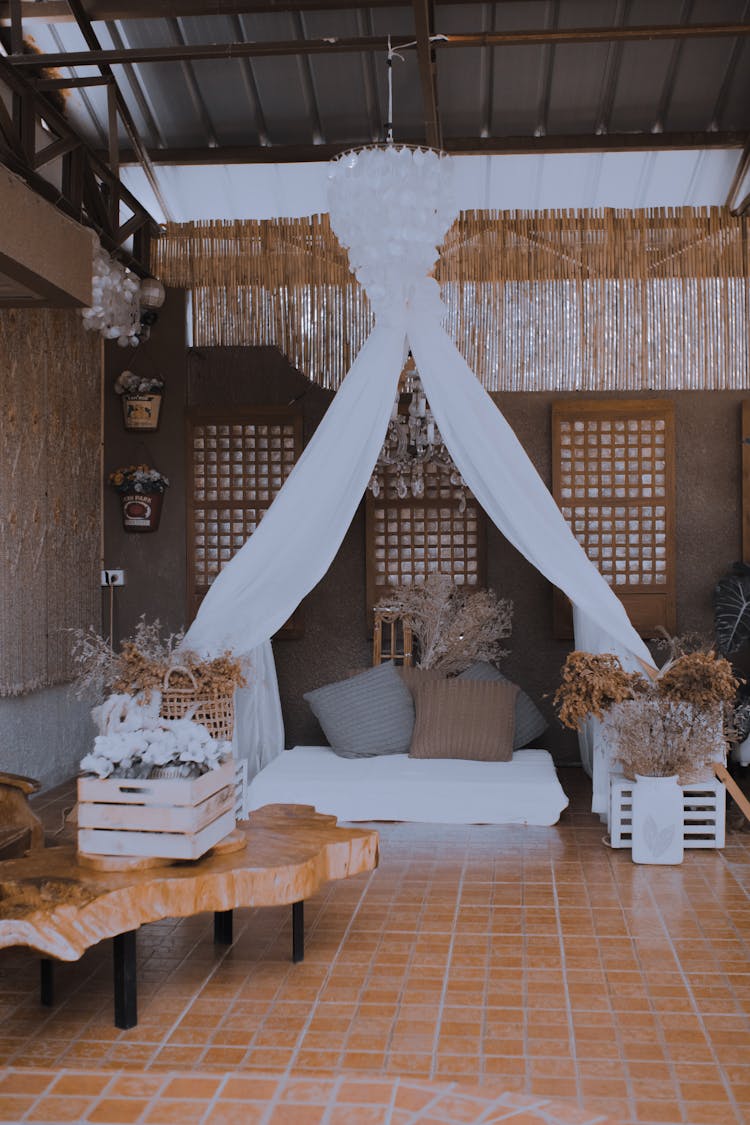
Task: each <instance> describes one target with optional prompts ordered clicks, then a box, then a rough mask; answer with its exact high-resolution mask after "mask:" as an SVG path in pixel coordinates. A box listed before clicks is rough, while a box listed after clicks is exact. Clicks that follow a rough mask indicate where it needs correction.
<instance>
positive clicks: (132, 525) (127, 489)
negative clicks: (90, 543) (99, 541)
mask: <svg viewBox="0 0 750 1125" xmlns="http://www.w3.org/2000/svg"><path fill="white" fill-rule="evenodd" d="M109 483H110V484H111V485H112V487H113V488H114V489H115V491H116V492H117V493H119V496H120V503H121V505H122V525H123V527H124V528H125V530H126V531H156V530H157V528H158V526H159V520H160V518H161V507H162V500H163V497H164V492H165V490H166V489H167V488H168V487H169V480H168V479H167V477H165V476H164V474H163V473H160V472H159V470H158V469H152V468H150V466H148V465H128V466H126V467H124V468H119V469H115V470H114V472H111V473H110V474H109Z"/></svg>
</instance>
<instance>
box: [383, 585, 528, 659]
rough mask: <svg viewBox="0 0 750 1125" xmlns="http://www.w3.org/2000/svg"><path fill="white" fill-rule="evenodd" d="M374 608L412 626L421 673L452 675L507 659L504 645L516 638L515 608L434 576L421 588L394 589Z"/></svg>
mask: <svg viewBox="0 0 750 1125" xmlns="http://www.w3.org/2000/svg"><path fill="white" fill-rule="evenodd" d="M375 608H376V610H378V611H379V612H380V613H388V614H393V615H394V616H397V617H401V618H402V619H403V620H404V621H405V622H407V623H408V624H409V625H411V628H412V632H413V634H414V637H415V638H416V640H417V644H418V648H419V660H418V662H417V664H418V667H419V668H439V669H440V671H441V672H444V673H445V674H446V675H451V674H453V673H457V672H462V671H463V670H464V669H465V668H468V667H469V666H470V665H471V664H475V663H476V662H477V661H483V660H486V661H488V662H489V663H491V664H495V663H497V661H498V660H500V659H501V658H502V657H503V656H507V655H508V652H507V650H506V649H504V648H503V647H502V645H501V643H500V642H501V641H502V640H503V639H504V638H505V637H509V636H510V634H511V629H512V621H513V603H512V602H511V601H509V600H508V599H507V598H498V596H497V594H496V593H495V591H494V590H478V591H476V592H469V591H468V590H466V589H465V588H463V587H460V586H454V585H453V583H452V582H451V580H450V578H449V577H448V576H447V575H445V574H430V575H428V576H427V578H426V580H425V582H424V583H423V584H422V585H420V586H397V587H394V589H393V591H392V592H391V593H390V594H389V595H388V597H386V598H383V599H382V600H381V601H380V602H378V604H377V605H376V607H375Z"/></svg>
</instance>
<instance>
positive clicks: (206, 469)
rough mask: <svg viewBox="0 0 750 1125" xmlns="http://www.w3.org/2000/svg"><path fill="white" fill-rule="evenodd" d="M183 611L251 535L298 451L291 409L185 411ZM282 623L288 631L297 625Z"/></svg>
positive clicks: (298, 424) (297, 424)
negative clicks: (185, 564)
mask: <svg viewBox="0 0 750 1125" xmlns="http://www.w3.org/2000/svg"><path fill="white" fill-rule="evenodd" d="M187 440H188V462H189V474H188V512H187V536H188V599H189V600H188V612H189V615H190V617H191V619H192V617H194V616H195V614H196V613H197V611H198V606H199V605H200V603H201V601H202V600H203V598H204V597H205V594H206V592H207V590H208V588H209V587H210V585H211V583H212V582H213V581H214V579H215V578H216V575H217V574H218V573H219V571H220V570H221V569H222V567H224V566H226V564H227V563H228V562H229V560H230V559H231V558H232V557H233V556H234V555H235V554H236V553H237V551H238V550H239V549H240V547H242V545H243V544H244V543H245V541H246V540H247V539H248V538H249V537H250V536H251V535H252V533H253V532H254V531H255V529H256V527H257V526H258V524H259V523H260V521H261V520H262V518H263V516H264V514H265V513H266V511H267V510H268V508H269V507H270V506H271V502H272V500H273V499H274V497H275V496H276V494H277V493H278V491H279V490H280V488H281V486H282V485H283V483H284V481H285V480H286V478H287V477H288V476H289V474H290V472H291V471H292V469H293V468H294V465H295V464H296V462H297V458H298V457H299V455H300V453H301V451H302V415H301V414H300V412H299V411H298V410H295V409H293V408H291V407H233V408H232V409H231V410H215V409H212V408H206V409H200V410H193V411H191V412H190V414H189V416H188V439H187ZM293 622H294V624H293V625H292V624H291V623H290V624H287V625H285V626H284V629H283V630H282V632H284V633H286V635H289V634H290V631H291V630H292V628H293V629H294V630H295V631H297V630H298V629H299V620H298V615H297V614H295V616H294V618H293Z"/></svg>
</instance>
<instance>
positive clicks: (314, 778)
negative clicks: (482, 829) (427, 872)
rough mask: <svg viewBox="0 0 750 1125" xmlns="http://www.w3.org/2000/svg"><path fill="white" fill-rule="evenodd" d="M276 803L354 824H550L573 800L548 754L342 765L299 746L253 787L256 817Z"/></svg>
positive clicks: (393, 757) (397, 757) (390, 758)
mask: <svg viewBox="0 0 750 1125" xmlns="http://www.w3.org/2000/svg"><path fill="white" fill-rule="evenodd" d="M272 804H285V805H288V804H299V805H314V806H315V808H316V809H317V810H318V812H321V813H330V814H332V815H333V816H335V817H338V819H339V820H349V821H350V820H407V821H420V822H422V823H427V824H538V825H549V824H555V823H557V820H558V819H559V817H560V813H561V812H562V811H563V809H564V808H566V807H567V804H568V798H567V797H566V796H565V794H564V792H563V790H562V787H561V785H560V782H559V781H558V779H557V771H556V770H555V765H554V762H553V760H552V758H551V756H550V755H549V754H548V753H547V751H546V750H516V751H515V753H514V754H513V760H512V761H511V762H467V761H464V760H461V759H458V758H444V759H437V760H432V759H413V758H410V757H409V756H408V755H407V754H389V755H385V756H383V757H377V758H362V759H353V758H340V757H338V755H336V754H334V752H333V751H332V750H331V749H330V748H329V747H327V746H295V747H294V749H293V750H285V751H284V752H283V753H281V754H279V756H278V757H277V758H274V760H273V761H272V762H269V764H268V765H267V766H266V767H265V769H263V770H261V771H260V773H259V774H258V775H257V776H256V777H255V778H254V779H253V781H252V782H251V783H250V787H249V790H248V808H249V809H250V810H252V809H258V808H260V807H261V806H262V805H272Z"/></svg>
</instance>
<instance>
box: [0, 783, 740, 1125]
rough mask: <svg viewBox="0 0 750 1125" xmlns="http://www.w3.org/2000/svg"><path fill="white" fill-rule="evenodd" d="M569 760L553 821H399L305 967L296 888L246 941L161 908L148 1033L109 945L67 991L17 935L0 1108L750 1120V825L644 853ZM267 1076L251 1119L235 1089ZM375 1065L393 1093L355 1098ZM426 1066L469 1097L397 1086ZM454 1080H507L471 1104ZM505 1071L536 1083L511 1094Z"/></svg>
mask: <svg viewBox="0 0 750 1125" xmlns="http://www.w3.org/2000/svg"><path fill="white" fill-rule="evenodd" d="M561 779H562V781H563V785H564V787H565V788H566V790H567V791H568V792H569V793H570V794H571V796H572V798H573V810H572V811H568V812H567V813H566V814H564V818H563V820H562V821H561V823H560V825H558V826H557V827H554V828H517V827H455V826H454V827H450V826H427V825H398V824H395V825H383V826H381V843H382V859H381V866H380V868H379V870H378V871H377V872H374V873H373V874H371V875H367V876H358V877H356V878H354V879H352V880H349V881H347V882H342V883H336V884H333V885H332V886H330V887H329V888H327V889H326V890H325V891H324V892H323V893H321V894H319V895H317V896H316V897H315V898H314V899H311V900H310V901H309V903H308V906H307V909H306V930H307V947H306V958H305V961H304V963H302V964H300V965H296V966H294V965H292V964H291V962H290V960H289V950H290V941H291V935H290V921H291V919H290V911H288V910H287V909H283V910H276V909H273V910H271V909H269V910H259V911H250V910H248V911H238V912H237V914H236V919H235V934H236V940H235V943H234V945H233V946H232V947H231V949H229V950H228V951H227V950H224V949H223V948H215V947H214V945H213V941H212V919H211V918H210V916H208V915H204V916H200V917H197V918H193V919H188V920H185V921H170V922H163V923H155V924H152V925H150V926H147V927H144V928H143V929H142V930H141V931H140V932H139V936H138V957H139V1017H140V1020H139V1024H138V1027H137V1028H134V1029H133V1030H131V1031H117V1030H116V1029H115V1028H114V1027H113V1026H112V1013H111V981H110V976H111V962H110V949H109V947H108V943H105V945H104V946H103V947H101V948H99V947H97V948H95V949H93V950H90V951H89V953H88V954H87V955H86V956H85V957H84V958H82V960H81V961H80V962H76V963H73V964H63V965H60V966H59V967H58V968H57V994H58V1002H57V1004H56V1005H55V1007H54V1008H52V1009H50V1010H46V1009H41V1008H40V1007H39V1004H38V994H37V988H38V971H37V963H36V957H35V956H34V955H32V954H31V953H30V952H27V951H24V950H7V951H4V952H2V953H0V1062H2V1063H5V1064H6V1065H7V1066H8V1067H10V1068H13V1069H11V1071H10V1072H9V1078H8V1079H6V1082H7V1081H8V1080H10V1081H11V1086H10V1087H5V1086H4V1087H2V1090H0V1095H1V1098H0V1100H4V1101H5V1105H4V1106H3V1107H2V1108H0V1120H2V1119H4V1120H16V1119H18V1120H20V1119H24V1120H38V1121H53V1120H90V1121H110V1122H113V1121H119V1120H122V1121H134V1120H140V1121H144V1122H152V1121H153V1122H156V1121H178V1122H180V1123H182V1122H185V1123H187V1122H191V1121H201V1122H208V1121H233V1120H237V1121H242V1122H249V1123H250V1125H252V1123H253V1122H255V1121H256V1120H257V1121H258V1122H260V1121H262V1122H263V1123H264V1125H266V1123H273V1125H277V1123H279V1125H286V1123H288V1125H296V1123H299V1125H302V1123H307V1122H321V1123H322V1125H338V1123H343V1122H352V1123H354V1125H359V1123H360V1122H361V1123H362V1125H367V1123H369V1122H381V1121H382V1122H393V1123H396V1122H404V1123H406V1122H410V1121H420V1122H431V1123H433V1122H438V1121H440V1122H449V1121H476V1120H478V1119H479V1120H481V1121H483V1122H495V1121H502V1120H506V1119H508V1120H512V1121H513V1122H514V1125H517V1123H518V1122H529V1123H531V1122H538V1121H548V1122H561V1121H571V1122H573V1121H576V1122H582V1121H586V1122H589V1121H599V1120H601V1119H603V1118H605V1117H607V1116H609V1117H611V1118H614V1119H615V1120H618V1121H621V1122H637V1123H638V1125H646V1123H656V1122H659V1123H668V1125H677V1123H681V1125H714V1123H715V1125H736V1123H738V1122H739V1123H742V1122H750V834H745V833H741V834H732V835H730V836H729V837H728V845H727V847H726V849H725V850H724V851H722V852H713V851H706V852H701V851H690V852H687V853H686V857H685V862H684V863H683V864H682V865H681V866H679V867H673V868H670V867H665V868H658V867H657V868H653V867H648V868H647V867H639V866H636V865H634V864H632V863H631V860H630V855H629V853H628V852H626V851H612V850H610V849H608V848H607V847H605V846H604V844H603V843H602V836H603V829H602V827H601V825H600V824H599V823H598V820H597V819H596V818H594V817H592V816H591V815H590V814H588V813H586V812H585V808H586V804H585V801H586V793H585V779H584V778H583V775H582V774H581V773H580V771H576V770H569V771H561ZM57 796H59V795H57ZM55 797H56V795H54V794H53V795H52V797H51V798H50V799H49V800H48V801H47V803H46V809H45V816H46V817H48V818H49V820H50V823H55V824H58V823H59V804H58V803H57V801H56V800H55V799H54V798H55ZM61 1070H62V1071H64V1072H65V1073H64V1074H63V1075H62V1078H64V1079H65V1081H66V1082H67V1083H68V1084H67V1085H65V1086H64V1088H63V1090H62V1091H61V1090H60V1088H59V1086H58V1087H57V1088H55V1086H54V1085H53V1083H54V1077H53V1075H57V1076H58V1081H60V1080H62V1078H60V1077H59V1076H60V1071H61ZM68 1071H69V1072H71V1073H69V1074H68V1073H67V1072H68ZM123 1072H125V1074H126V1075H127V1074H129V1075H130V1076H131V1079H130V1081H131V1085H130V1086H128V1085H127V1081H128V1080H127V1077H123ZM165 1072H181V1073H182V1074H183V1075H185V1074H190V1075H192V1076H193V1079H192V1080H193V1081H197V1080H198V1079H200V1081H201V1082H202V1083H204V1086H203V1087H202V1088H203V1089H204V1091H205V1094H204V1095H198V1094H197V1093H196V1092H195V1090H194V1089H193V1088H192V1087H191V1089H193V1092H192V1093H191V1094H190V1096H189V1097H185V1096H181V1095H180V1093H179V1092H177V1093H168V1092H167V1087H166V1083H167V1081H169V1082H175V1083H177V1084H176V1085H173V1086H171V1087H169V1089H171V1090H173V1091H178V1086H179V1082H180V1081H183V1082H185V1081H187V1079H186V1078H183V1079H177V1078H172V1077H170V1076H169V1075H167V1074H166V1073H165ZM82 1075H87V1076H88V1077H87V1079H86V1080H87V1081H89V1082H91V1083H92V1086H91V1089H90V1090H88V1091H87V1092H86V1091H84V1092H79V1091H78V1088H77V1086H76V1083H77V1082H81V1081H83V1079H82V1077H81V1076H82ZM261 1076H263V1077H262V1081H263V1082H266V1083H270V1085H269V1086H268V1093H267V1094H266V1095H263V1096H262V1097H260V1098H255V1099H253V1098H251V1099H250V1102H248V1105H250V1104H251V1102H253V1101H254V1102H258V1101H259V1102H260V1103H261V1108H260V1109H258V1113H257V1114H256V1115H255V1116H252V1114H253V1113H254V1112H255V1108H257V1107H254V1108H251V1109H250V1110H248V1111H247V1113H246V1114H245V1116H242V1112H244V1111H241V1110H240V1109H237V1108H236V1105H237V1103H236V1102H235V1106H234V1107H232V1106H231V1105H230V1106H229V1108H228V1109H227V1108H226V1107H224V1106H223V1103H224V1102H230V1101H231V1100H232V1098H231V1095H230V1094H228V1093H227V1090H228V1089H229V1090H232V1089H239V1088H240V1087H239V1086H237V1085H232V1083H234V1084H237V1083H242V1082H246V1083H247V1082H248V1081H250V1080H251V1079H252V1080H253V1081H255V1082H257V1081H259V1080H261ZM367 1076H370V1085H371V1086H372V1087H373V1089H375V1088H379V1089H380V1090H381V1093H380V1094H379V1095H378V1097H379V1098H380V1101H378V1100H371V1101H369V1102H366V1103H364V1104H362V1105H361V1106H359V1107H358V1106H357V1104H356V1103H353V1104H354V1105H355V1108H353V1109H352V1108H351V1106H350V1107H349V1108H348V1109H347V1108H346V1106H345V1104H344V1106H343V1108H342V1105H338V1103H339V1102H343V1103H345V1099H342V1096H341V1089H342V1084H344V1088H345V1083H344V1079H347V1080H350V1081H352V1082H357V1083H361V1084H362V1085H361V1090H360V1092H361V1091H362V1090H367V1089H368V1084H367V1081H366V1080H367ZM396 1078H398V1079H399V1082H398V1083H394V1080H395V1079H396ZM303 1079H309V1080H310V1081H311V1082H312V1086H311V1087H310V1089H314V1090H316V1091H317V1093H315V1095H314V1098H308V1099H307V1100H305V1099H304V1098H302V1097H301V1095H300V1093H299V1091H300V1090H304V1089H305V1088H306V1087H305V1086H304V1085H303V1086H300V1085H299V1083H300V1082H302V1080H303ZM334 1080H335V1082H337V1083H338V1086H337V1087H336V1094H335V1098H334V1095H333V1094H331V1086H330V1083H331V1081H334ZM424 1080H431V1081H432V1082H433V1084H436V1085H435V1086H434V1096H435V1097H437V1098H438V1099H445V1098H449V1097H452V1098H453V1099H454V1103H455V1104H453V1107H452V1108H451V1109H450V1110H446V1109H445V1104H448V1103H445V1104H439V1103H438V1102H436V1103H434V1104H432V1105H431V1106H429V1107H427V1108H425V1107H423V1106H422V1107H417V1108H418V1110H419V1113H421V1116H414V1112H415V1111H413V1110H412V1111H410V1113H407V1114H406V1116H404V1112H405V1110H404V1107H403V1106H401V1104H400V1103H398V1102H393V1101H387V1102H386V1103H385V1105H384V1103H383V1100H382V1099H383V1097H384V1096H385V1095H384V1094H383V1092H382V1091H383V1088H384V1086H385V1087H387V1090H388V1091H389V1093H388V1097H392V1096H393V1090H394V1088H395V1089H396V1091H399V1090H401V1091H402V1094H403V1091H409V1090H412V1089H414V1088H415V1089H417V1090H420V1089H422V1090H423V1089H424ZM35 1081H36V1082H38V1084H39V1085H38V1086H37V1087H34V1088H33V1089H28V1088H26V1087H25V1086H24V1082H26V1083H31V1085H32V1086H34V1082H35ZM13 1083H17V1085H13ZM106 1083H109V1085H106ZM122 1083H125V1087H123V1086H122ZM321 1083H323V1085H322V1086H321ZM451 1083H459V1084H469V1085H470V1086H476V1084H477V1083H482V1084H486V1086H487V1088H486V1091H485V1093H486V1094H487V1099H486V1101H485V1102H484V1103H482V1104H481V1107H480V1109H479V1110H478V1111H477V1112H475V1110H477V1105H480V1102H479V1101H478V1100H476V1099H475V1102H472V1101H471V1097H472V1096H473V1095H472V1094H471V1093H465V1092H458V1093H457V1092H456V1089H454V1091H453V1092H452V1093H451V1092H450V1091H449V1090H448V1086H450V1084H451ZM18 1084H20V1085H18ZM295 1084H296V1085H295ZM125 1089H129V1090H130V1091H131V1092H130V1094H126V1093H125V1092H124V1090H125ZM290 1090H292V1091H294V1090H296V1091H297V1094H296V1097H297V1100H296V1101H295V1100H294V1099H291V1098H290V1096H289V1091H290ZM325 1090H328V1093H327V1094H326V1095H325V1098H324V1099H323V1101H321V1100H320V1099H321V1098H323V1093H322V1092H321V1091H325ZM500 1091H502V1092H503V1093H505V1094H513V1093H515V1094H519V1095H525V1096H526V1097H527V1098H528V1097H530V1098H532V1099H537V1100H532V1101H531V1103H530V1104H529V1106H528V1107H527V1106H515V1105H513V1104H512V1103H508V1101H507V1099H506V1101H505V1103H501V1104H504V1108H500V1107H499V1106H498V1105H497V1104H492V1100H493V1099H495V1100H496V1096H497V1094H498V1093H499V1092H500ZM308 1092H309V1091H308ZM371 1092H372V1091H371ZM474 1093H476V1091H474ZM399 1096H401V1095H399ZM403 1096H406V1095H403ZM414 1096H415V1097H416V1096H418V1095H414ZM87 1098H88V1101H87V1100H86V1099H87ZM315 1098H317V1101H316V1100H315ZM9 1099H10V1100H9ZM14 1099H15V1101H14ZM66 1099H67V1100H66ZM269 1099H271V1100H269ZM326 1099H327V1100H326ZM456 1099H457V1100H456ZM462 1099H463V1100H462ZM467 1099H468V1101H467ZM542 1099H549V1100H550V1101H549V1104H548V1105H547V1106H546V1107H544V1108H539V1100H542ZM94 1102H95V1103H96V1104H95V1105H94V1107H93V1108H92V1104H93V1103H94ZM130 1102H135V1103H138V1106H140V1108H139V1109H137V1107H134V1106H133V1105H131V1104H130ZM116 1103H122V1106H121V1107H120V1108H119V1109H118V1105H117V1104H116ZM126 1103H127V1104H126ZM459 1103H460V1105H459ZM475 1103H476V1104H475ZM240 1104H241V1103H240ZM334 1104H336V1106H337V1108H334ZM32 1106H33V1107H34V1108H33V1109H32ZM220 1107H221V1108H220ZM389 1107H390V1108H389ZM534 1107H536V1108H534ZM396 1108H398V1110H399V1112H398V1113H397V1112H396ZM136 1109H137V1113H138V1114H140V1116H138V1115H137V1114H136ZM402 1110H404V1112H402ZM199 1111H200V1112H199ZM118 1112H120V1113H121V1114H123V1115H124V1114H125V1113H126V1112H127V1113H130V1116H121V1117H117V1116H116V1114H117V1113H118ZM29 1113H30V1114H31V1116H26V1117H23V1115H24V1114H29ZM84 1113H85V1114H89V1116H88V1117H84V1116H83V1114H84ZM472 1113H474V1116H472ZM3 1114H5V1116H4V1118H3ZM14 1114H15V1115H16V1116H15V1117H14V1116H13V1115H14ZM66 1114H67V1116H65V1115H66ZM97 1114H98V1116H97ZM108 1114H109V1116H107V1115H108ZM113 1114H114V1116H113ZM212 1114H213V1116H211V1115H212ZM221 1114H223V1116H221ZM451 1114H452V1116H451ZM461 1114H463V1116H461ZM55 1115H57V1116H55ZM509 1115H510V1116H509ZM545 1115H546V1116H545ZM560 1115H563V1116H560Z"/></svg>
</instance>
